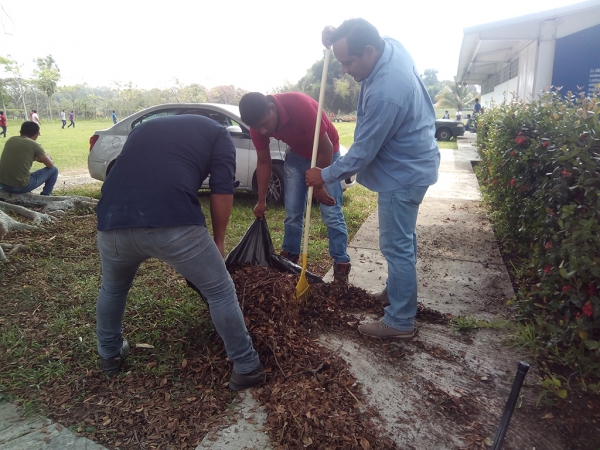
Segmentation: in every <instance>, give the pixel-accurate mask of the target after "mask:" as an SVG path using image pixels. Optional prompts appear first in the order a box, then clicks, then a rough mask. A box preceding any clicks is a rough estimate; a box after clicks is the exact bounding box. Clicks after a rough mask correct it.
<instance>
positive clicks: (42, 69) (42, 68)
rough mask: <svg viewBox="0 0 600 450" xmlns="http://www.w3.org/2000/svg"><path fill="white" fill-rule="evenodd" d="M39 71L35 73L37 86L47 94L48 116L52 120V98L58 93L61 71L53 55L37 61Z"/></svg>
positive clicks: (36, 70)
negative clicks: (57, 87)
mask: <svg viewBox="0 0 600 450" xmlns="http://www.w3.org/2000/svg"><path fill="white" fill-rule="evenodd" d="M35 63H36V64H37V67H38V68H37V69H35V70H34V71H33V74H34V75H35V79H34V81H35V84H36V85H37V87H38V88H39V89H40V90H41V91H42V92H44V93H45V94H46V98H47V100H48V114H49V117H50V120H52V96H53V95H54V93H55V92H56V86H57V83H58V81H59V80H60V70H59V68H58V65H57V64H56V61H55V60H54V58H53V57H52V55H48V56H46V57H45V58H37V59H36V60H35Z"/></svg>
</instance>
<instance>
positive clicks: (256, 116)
mask: <svg viewBox="0 0 600 450" xmlns="http://www.w3.org/2000/svg"><path fill="white" fill-rule="evenodd" d="M270 108H271V102H270V101H269V99H268V98H267V96H266V95H264V94H261V93H260V92H248V93H247V94H245V95H244V96H243V97H242V98H241V99H240V117H241V119H242V122H244V123H246V125H248V126H250V127H253V126H254V125H256V124H258V123H259V122H260V121H261V120H263V119H264V118H265V116H266V115H267V114H269V109H270Z"/></svg>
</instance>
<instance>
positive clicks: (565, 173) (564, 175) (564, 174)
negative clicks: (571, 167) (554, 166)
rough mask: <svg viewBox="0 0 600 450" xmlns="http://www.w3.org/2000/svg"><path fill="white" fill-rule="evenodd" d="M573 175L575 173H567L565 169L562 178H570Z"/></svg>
mask: <svg viewBox="0 0 600 450" xmlns="http://www.w3.org/2000/svg"><path fill="white" fill-rule="evenodd" d="M571 175H573V172H567V169H563V171H562V176H563V177H567V178H568V177H570V176H571Z"/></svg>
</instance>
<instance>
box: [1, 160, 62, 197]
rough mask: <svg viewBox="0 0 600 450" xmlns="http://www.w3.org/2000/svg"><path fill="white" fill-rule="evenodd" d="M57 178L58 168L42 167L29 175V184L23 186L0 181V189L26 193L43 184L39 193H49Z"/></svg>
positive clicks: (12, 192) (14, 192) (13, 192)
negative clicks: (9, 184)
mask: <svg viewBox="0 0 600 450" xmlns="http://www.w3.org/2000/svg"><path fill="white" fill-rule="evenodd" d="M57 178H58V169H57V168H56V166H55V167H50V168H48V167H44V168H43V169H40V170H36V171H35V172H32V173H31V174H30V175H29V184H28V185H27V186H23V187H14V186H8V185H6V184H2V183H0V187H1V188H2V190H4V191H6V192H10V193H11V194H26V193H27V192H31V191H33V190H34V189H36V188H38V187H40V186H41V185H42V184H43V185H44V189H42V194H41V195H50V194H51V193H52V189H54V185H55V184H56V180H57Z"/></svg>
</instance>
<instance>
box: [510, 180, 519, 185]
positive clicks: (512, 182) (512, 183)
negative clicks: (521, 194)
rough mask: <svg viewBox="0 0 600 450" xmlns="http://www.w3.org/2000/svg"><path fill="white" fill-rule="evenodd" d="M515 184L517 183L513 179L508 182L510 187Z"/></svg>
mask: <svg viewBox="0 0 600 450" xmlns="http://www.w3.org/2000/svg"><path fill="white" fill-rule="evenodd" d="M516 182H517V181H516V180H515V179H514V178H513V179H512V180H510V185H511V186H514V185H515V183H516Z"/></svg>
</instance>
